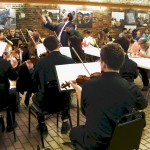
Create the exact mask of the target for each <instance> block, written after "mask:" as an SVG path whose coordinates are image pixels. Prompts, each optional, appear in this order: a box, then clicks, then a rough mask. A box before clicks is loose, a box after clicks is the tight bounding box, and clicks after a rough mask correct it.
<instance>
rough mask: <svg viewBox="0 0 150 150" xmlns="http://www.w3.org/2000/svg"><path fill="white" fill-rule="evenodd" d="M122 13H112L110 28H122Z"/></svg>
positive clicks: (123, 22)
mask: <svg viewBox="0 0 150 150" xmlns="http://www.w3.org/2000/svg"><path fill="white" fill-rule="evenodd" d="M124 19H125V17H124V12H112V18H111V26H112V28H123V27H124V24H125V21H124Z"/></svg>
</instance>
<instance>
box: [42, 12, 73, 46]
mask: <svg viewBox="0 0 150 150" xmlns="http://www.w3.org/2000/svg"><path fill="white" fill-rule="evenodd" d="M62 17H63V18H62V19H63V22H61V23H59V24H57V25H51V24H50V23H48V22H47V21H46V18H45V17H44V16H41V20H42V22H43V23H44V26H45V27H46V28H48V29H50V30H52V31H55V32H56V35H57V37H58V40H59V41H60V43H61V46H64V47H65V46H68V38H69V37H70V33H69V32H67V31H66V30H65V29H66V28H67V27H69V28H71V29H72V32H73V30H74V29H75V24H74V23H73V22H72V19H73V15H72V14H71V13H68V12H65V13H63V16H62Z"/></svg>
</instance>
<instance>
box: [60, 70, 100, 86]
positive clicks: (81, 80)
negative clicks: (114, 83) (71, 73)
mask: <svg viewBox="0 0 150 150" xmlns="http://www.w3.org/2000/svg"><path fill="white" fill-rule="evenodd" d="M101 75H102V73H101V72H95V73H92V74H91V75H90V76H89V77H88V76H86V75H79V76H78V77H77V79H76V83H77V84H78V85H80V86H82V85H83V84H84V82H85V81H88V80H91V79H93V78H96V77H100V76H101ZM66 87H70V83H69V82H67V81H65V83H62V84H61V88H66Z"/></svg>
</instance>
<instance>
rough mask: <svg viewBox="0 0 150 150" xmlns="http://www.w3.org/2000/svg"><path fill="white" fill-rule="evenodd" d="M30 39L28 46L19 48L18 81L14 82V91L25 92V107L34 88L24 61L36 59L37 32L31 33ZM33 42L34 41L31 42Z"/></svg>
mask: <svg viewBox="0 0 150 150" xmlns="http://www.w3.org/2000/svg"><path fill="white" fill-rule="evenodd" d="M31 36H32V38H29V42H28V46H27V47H25V48H24V47H22V49H21V48H20V51H21V50H22V52H20V53H22V55H21V56H20V58H21V65H20V66H19V69H18V76H19V77H18V79H17V82H16V90H17V91H18V92H20V93H22V94H23V93H24V92H25V91H26V95H25V99H24V104H25V106H26V107H28V105H29V100H30V97H31V95H32V93H34V92H35V86H34V84H33V83H32V79H31V76H30V73H29V71H28V68H27V66H26V64H25V61H27V60H31V59H32V60H34V61H35V62H36V61H37V59H38V56H37V49H36V47H37V44H38V43H39V34H38V33H37V32H33V33H32V35H31ZM33 40H34V41H33Z"/></svg>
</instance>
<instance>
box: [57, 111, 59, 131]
mask: <svg viewBox="0 0 150 150" xmlns="http://www.w3.org/2000/svg"><path fill="white" fill-rule="evenodd" d="M58 126H59V113H57V128H58Z"/></svg>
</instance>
